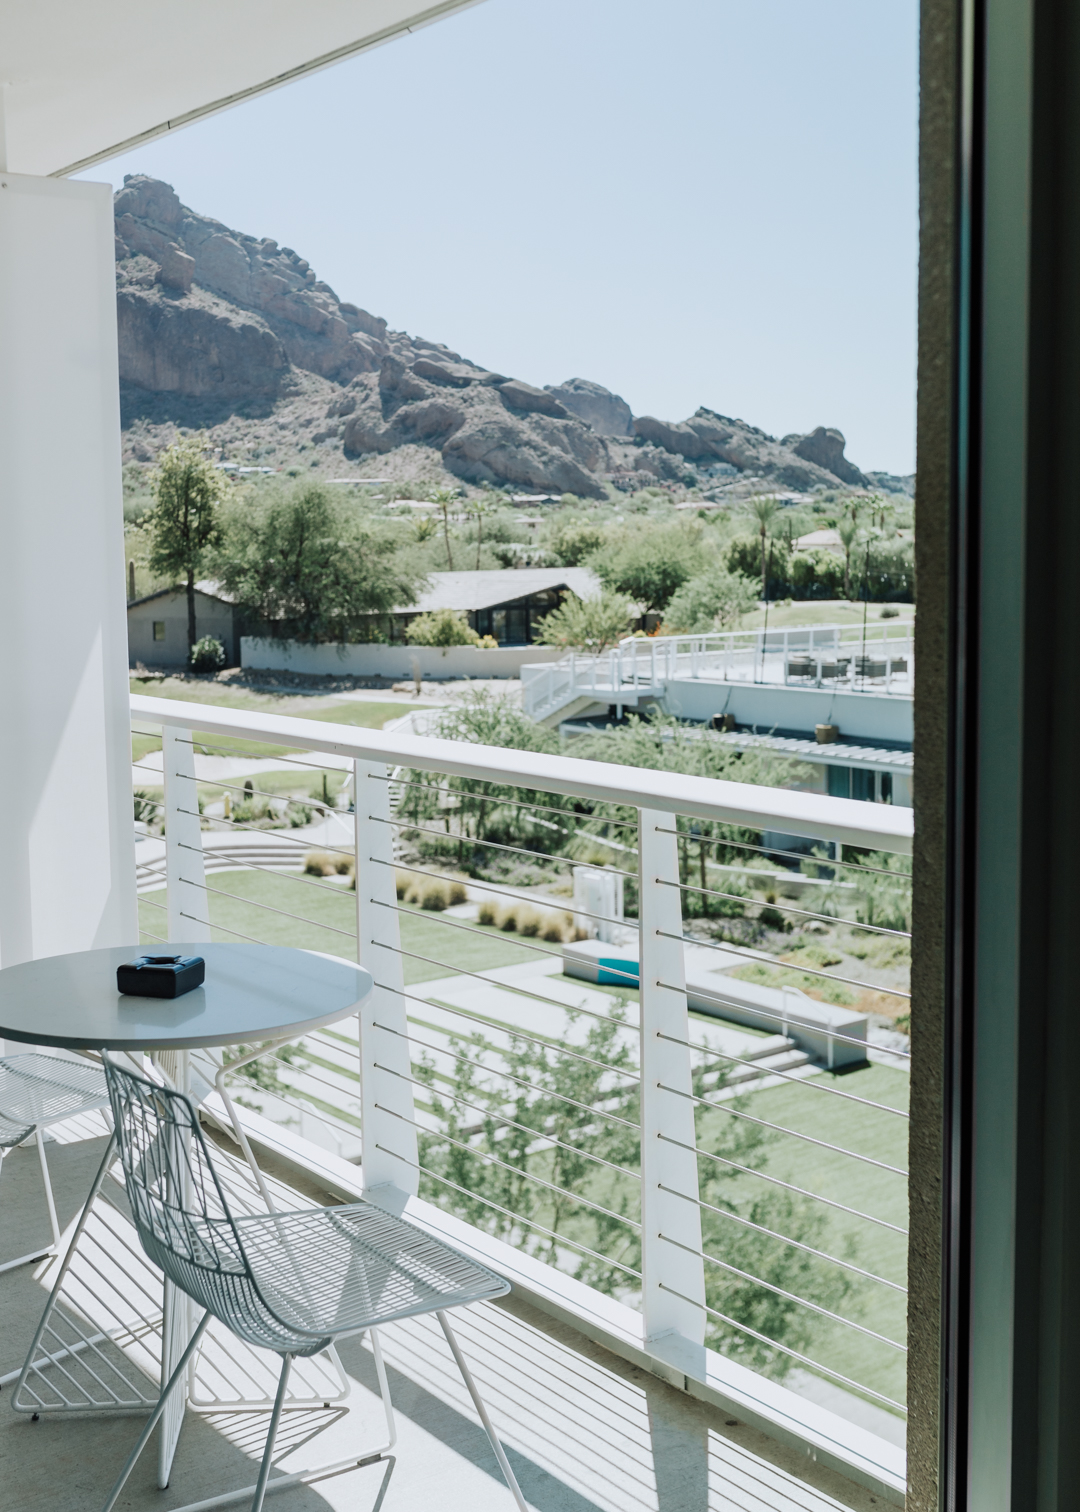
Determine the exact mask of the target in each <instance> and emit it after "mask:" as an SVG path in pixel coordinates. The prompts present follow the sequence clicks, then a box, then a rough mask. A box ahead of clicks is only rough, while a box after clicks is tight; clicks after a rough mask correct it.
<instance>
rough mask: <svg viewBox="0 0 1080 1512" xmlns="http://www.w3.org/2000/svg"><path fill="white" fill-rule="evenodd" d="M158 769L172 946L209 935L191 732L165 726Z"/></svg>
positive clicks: (199, 940) (207, 902)
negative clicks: (162, 797)
mask: <svg viewBox="0 0 1080 1512" xmlns="http://www.w3.org/2000/svg"><path fill="white" fill-rule="evenodd" d="M161 770H162V775H163V777H164V781H165V877H166V881H167V883H168V891H167V894H166V903H167V905H168V909H169V912H168V916H167V917H168V934H169V942H170V944H172V945H196V944H203V943H205V942H206V941H208V940H209V939H210V895H209V893H207V891H206V869H205V867H204V865H203V845H202V825H201V823H200V821H199V790H198V787H197V785H196V782H195V747H194V746H193V745H192V738H191V731H190V730H182V729H176V728H174V727H173V726H172V725H163V726H162V729H161Z"/></svg>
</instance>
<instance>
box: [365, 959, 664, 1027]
mask: <svg viewBox="0 0 1080 1512" xmlns="http://www.w3.org/2000/svg"><path fill="white" fill-rule="evenodd" d="M379 949H380V950H389V951H391V952H392V953H393V954H394V955H399V956H407V957H408V958H409V959H410V960H416V961H427V962H428V965H430V966H442V967H443V969H444V970H445V971H448V972H449V973H450V975H451V976H465V977H471V978H472V980H473V981H476V982H483V983H484V985H485V987H490V986H491V985H492V978H491V977H489V976H485V975H484V974H483V972H482V971H469V970H468V969H467V968H466V967H464V966H453V967H450V966H445V965H444V963H443V962H442V961H432V960H429V958H428V957H427V956H418V955H414V954H413V952H412V951H410V950H402V949H401V947H400V946H399V945H380V946H379ZM375 985H376V987H381V988H383V990H384V991H385V992H397V991H399V989H398V988H396V987H389V986H387V984H386V983H385V982H379V981H376V983H375ZM413 985H414V986H418V985H419V984H418V983H414V984H413ZM496 985H498V987H499V988H500V989H501V990H502V991H503V992H509V993H511V994H513V996H515V997H524V998H530V999H533V1000H534V1001H536V1002H537V1003H547V1004H549V1005H550V1006H551V1007H553V1008H561V1009H563V1010H564V1012H565V1010H566V1004H565V1003H561V1002H560V1001H559V999H558V998H550V997H545V996H544V994H543V993H542V992H534V991H533V990H532V988H530V987H522V986H521V985H520V983H518V982H499V983H497V984H496ZM403 996H404V997H405V998H406V999H407V1000H409V1001H411V1002H414V1003H428V1004H430V1002H431V999H430V998H421V997H416V996H414V995H413V994H411V993H408V992H406V993H404V994H403ZM447 1011H453V1012H459V1011H461V1010H458V1009H453V1010H447ZM572 1011H573V1012H574V1013H581V1014H584V1016H585V1017H586V1018H592V1019H596V1020H597V1021H598V1022H599V1023H601V1024H618V1026H619V1027H620V1028H621V1029H629V1030H632V1031H633V1033H635V1034H637V1033H639V1030H638V1026H637V1024H635V1023H632V1022H629V1021H625V1020H623V1019H620V1018H616V1017H615V1015H614V1014H611V1013H593V1011H592V1009H591V1008H574V1009H573V1010H572Z"/></svg>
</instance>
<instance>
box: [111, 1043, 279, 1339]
mask: <svg viewBox="0 0 1080 1512" xmlns="http://www.w3.org/2000/svg"><path fill="white" fill-rule="evenodd" d="M104 1062H105V1076H106V1080H107V1082H108V1087H109V1099H110V1102H111V1103H112V1111H113V1118H114V1120H115V1124H116V1140H117V1145H118V1148H119V1151H120V1159H121V1162H122V1164H123V1168H124V1183H125V1186H126V1188H127V1194H128V1201H129V1203H130V1204H131V1213H132V1218H133V1220H134V1223H135V1228H136V1230H137V1232H138V1235H139V1239H140V1242H141V1243H142V1246H143V1249H144V1250H145V1251H146V1253H147V1254H148V1255H149V1257H150V1258H151V1259H152V1260H153V1261H154V1263H155V1264H156V1265H157V1266H159V1267H160V1269H161V1270H163V1271H164V1272H165V1274H166V1275H167V1276H168V1277H169V1278H170V1280H172V1281H174V1282H175V1283H176V1284H177V1285H178V1286H180V1287H182V1288H183V1290H184V1291H186V1292H187V1293H188V1294H189V1295H191V1296H194V1297H196V1298H197V1299H199V1300H203V1301H205V1302H206V1304H207V1305H211V1303H212V1298H214V1297H216V1296H219V1294H220V1289H221V1282H222V1280H224V1279H225V1278H231V1279H232V1283H233V1287H234V1286H235V1284H236V1282H238V1281H239V1282H241V1285H242V1283H243V1282H244V1281H247V1282H253V1280H254V1278H253V1277H252V1274H251V1270H250V1267H249V1265H248V1261H247V1258H246V1256H245V1254H244V1249H243V1245H242V1244H241V1242H240V1236H239V1233H238V1232H237V1228H236V1225H235V1223H234V1222H233V1218H232V1214H231V1213H230V1211H229V1205H228V1202H227V1201H226V1199H225V1193H224V1191H223V1190H222V1187H221V1183H220V1182H219V1180H218V1177H217V1172H216V1171H215V1170H214V1166H213V1162H212V1161H211V1159H210V1154H209V1151H208V1150H207V1147H206V1138H205V1135H204V1134H203V1131H202V1129H201V1128H200V1127H199V1120H198V1117H197V1115H196V1112H195V1106H194V1104H193V1103H192V1101H191V1099H190V1098H189V1097H186V1096H185V1095H184V1094H183V1093H182V1092H174V1091H173V1090H172V1089H171V1088H169V1087H162V1086H158V1085H157V1084H156V1083H154V1082H152V1081H149V1080H148V1079H147V1078H146V1077H144V1076H139V1075H137V1074H136V1073H135V1072H133V1071H129V1070H127V1069H126V1068H124V1067H121V1066H118V1065H116V1064H115V1062H113V1061H111V1060H110V1059H109V1058H108V1057H107V1056H105V1057H104ZM226 1286H227V1287H228V1289H230V1290H231V1289H232V1287H229V1284H228V1281H226ZM215 1310H216V1309H215Z"/></svg>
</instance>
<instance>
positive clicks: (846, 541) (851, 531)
mask: <svg viewBox="0 0 1080 1512" xmlns="http://www.w3.org/2000/svg"><path fill="white" fill-rule="evenodd" d="M836 533H837V535H838V536H839V537H840V544H841V545H842V546H843V548H844V597H845V598H846V599H847V600H848V601H849V602H850V600H851V553H852V550H853V549H854V546H855V542H856V541H857V540H858V538H859V521H858V518H857V516H856V514H855V510H854V509H853V510H852V511H851V519H850V520H843V521H842V522H841V523H840V524H839V525H838V526H837V528H836Z"/></svg>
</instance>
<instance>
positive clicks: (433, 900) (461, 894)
mask: <svg viewBox="0 0 1080 1512" xmlns="http://www.w3.org/2000/svg"><path fill="white" fill-rule="evenodd" d="M468 896H469V895H468V893H467V891H466V889H465V884H464V882H461V881H459V880H458V878H457V877H416V878H415V879H414V880H413V881H411V882H410V883H409V884H408V886H407V888H406V890H405V901H406V903H411V904H412V906H413V907H414V908H423V909H426V910H427V911H428V912H429V913H442V911H443V909H444V908H452V907H453V906H454V904H455V903H464V902H465V900H466V898H467V897H468Z"/></svg>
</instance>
